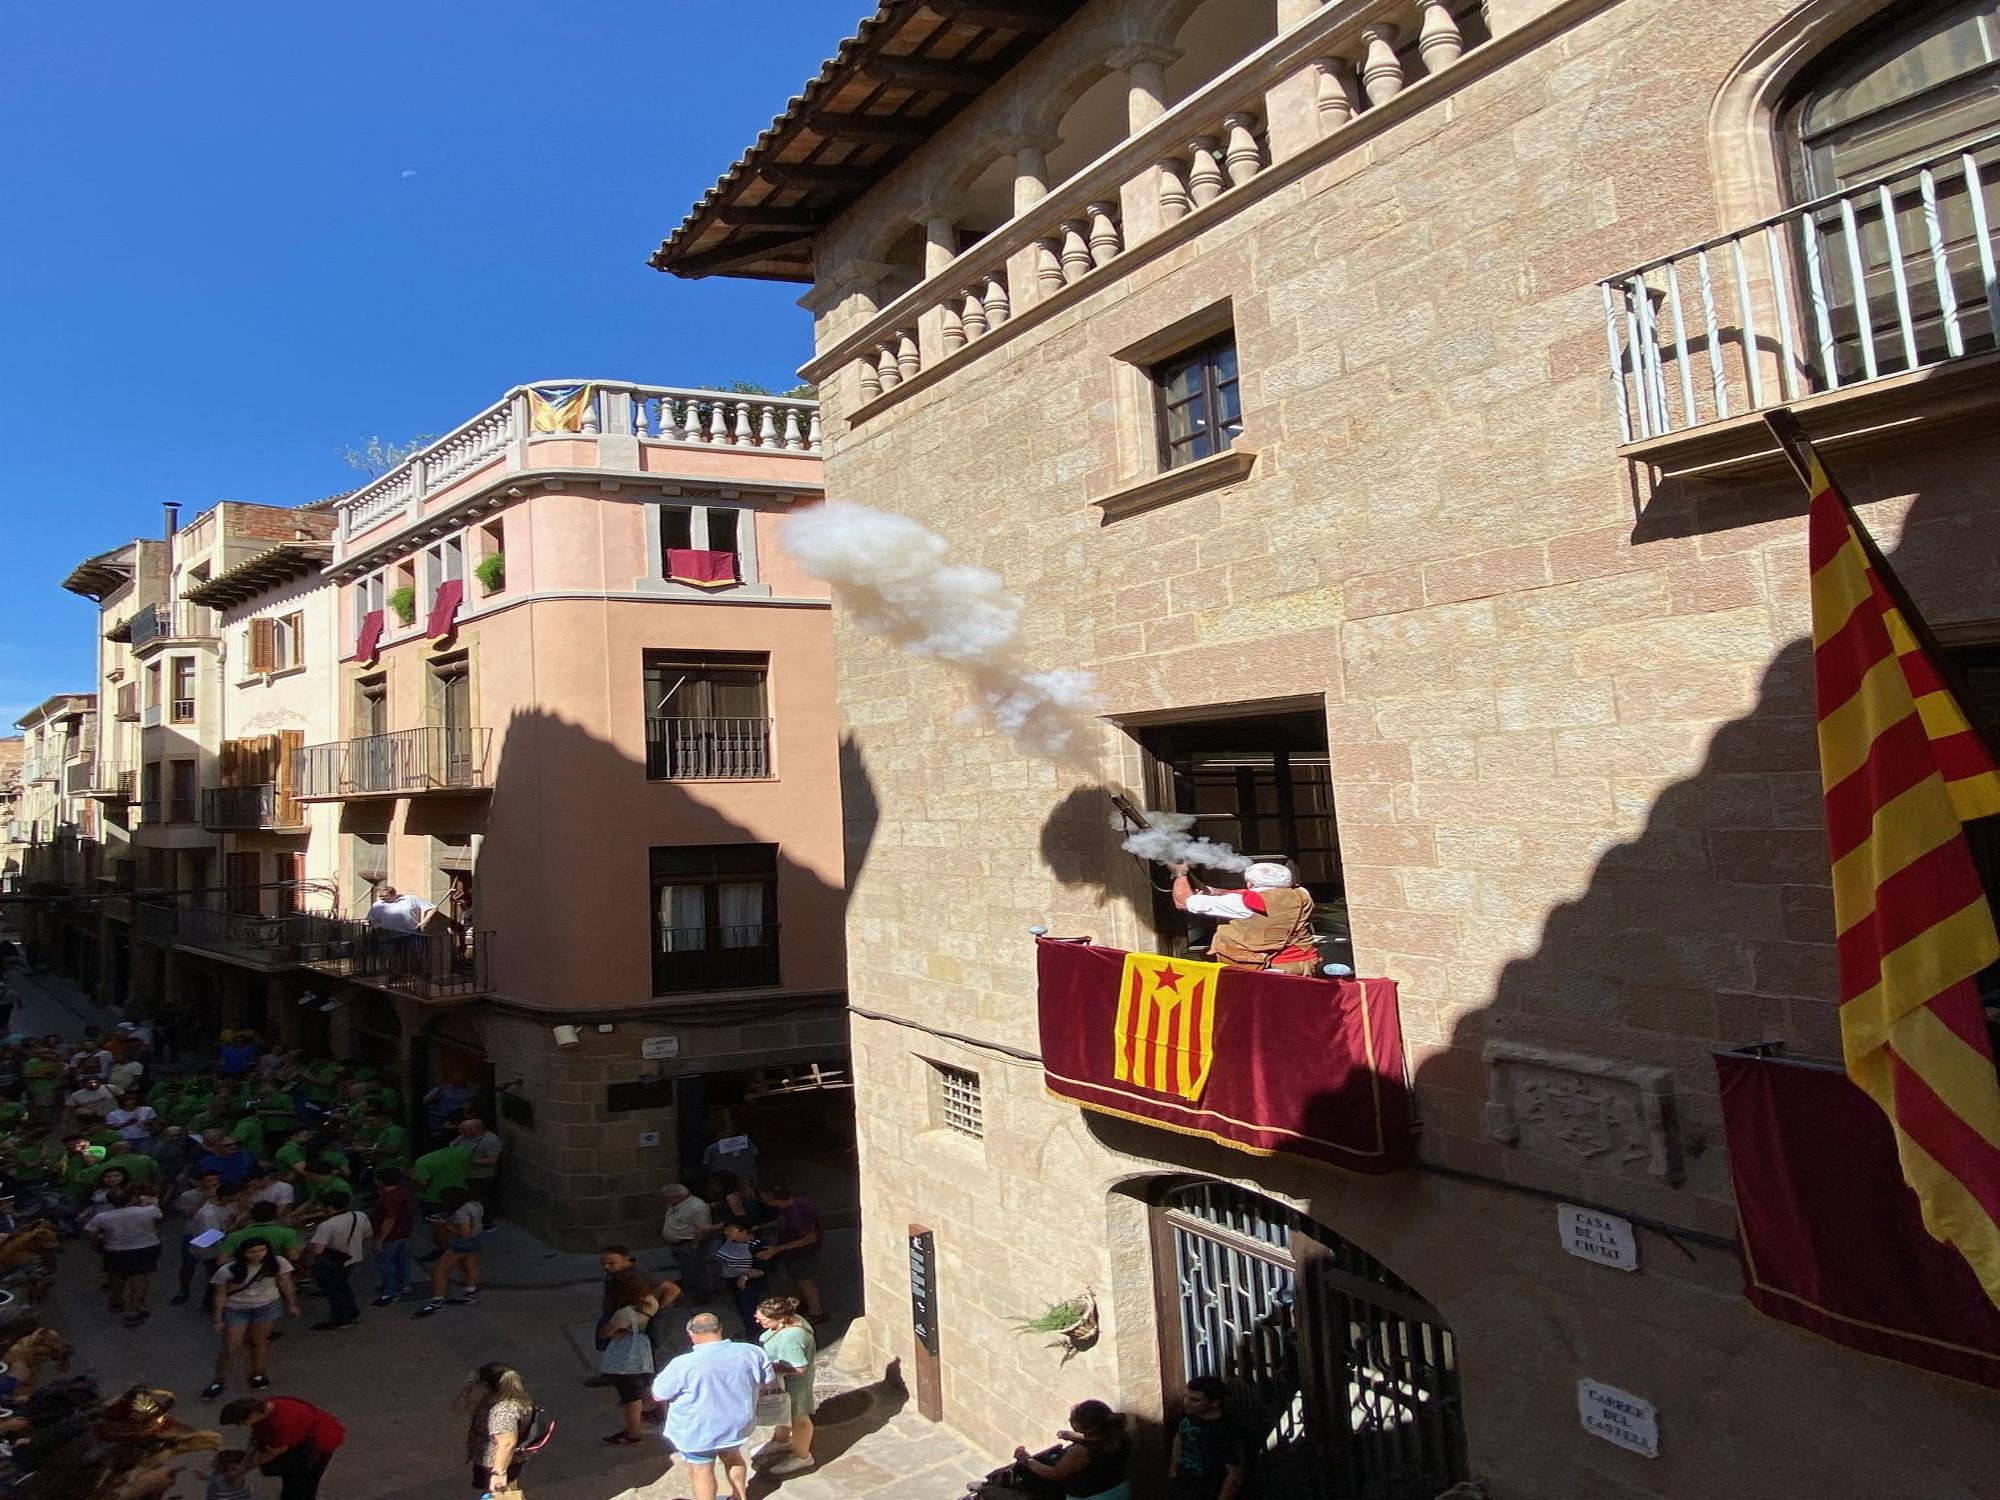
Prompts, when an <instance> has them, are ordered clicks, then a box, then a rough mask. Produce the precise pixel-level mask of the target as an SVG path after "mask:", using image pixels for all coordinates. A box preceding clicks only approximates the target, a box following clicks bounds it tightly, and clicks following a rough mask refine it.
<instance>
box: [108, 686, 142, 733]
mask: <svg viewBox="0 0 2000 1500" xmlns="http://www.w3.org/2000/svg"><path fill="white" fill-rule="evenodd" d="M112 717H114V718H116V719H118V720H120V721H121V722H123V723H127V724H136V723H137V722H138V721H139V684H138V683H136V682H127V683H124V684H122V685H121V686H120V687H119V689H118V706H117V710H116V712H115V713H114V714H113V715H112Z"/></svg>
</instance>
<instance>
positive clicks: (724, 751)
mask: <svg viewBox="0 0 2000 1500" xmlns="http://www.w3.org/2000/svg"><path fill="white" fill-rule="evenodd" d="M770 774H771V721H770V720H769V719H648V720H647V721H646V778H647V780H649V781H754V780H758V779H761V778H764V777H768V776H769V775H770Z"/></svg>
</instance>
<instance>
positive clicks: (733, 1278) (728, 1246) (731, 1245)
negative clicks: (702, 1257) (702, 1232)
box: [715, 1224, 764, 1335]
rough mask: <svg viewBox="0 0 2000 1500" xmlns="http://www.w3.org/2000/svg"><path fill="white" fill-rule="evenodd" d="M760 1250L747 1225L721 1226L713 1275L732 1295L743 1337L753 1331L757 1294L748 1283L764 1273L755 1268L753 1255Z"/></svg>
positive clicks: (755, 1319)
mask: <svg viewBox="0 0 2000 1500" xmlns="http://www.w3.org/2000/svg"><path fill="white" fill-rule="evenodd" d="M760 1248H762V1247H761V1245H760V1244H759V1242H758V1240H757V1237H756V1236H755V1235H754V1234H752V1233H751V1230H750V1226H749V1225H748V1224H724V1225H723V1226H722V1243H721V1244H719V1245H717V1246H716V1247H715V1274H716V1278H717V1279H718V1280H719V1281H722V1282H725V1283H727V1284H728V1285H729V1286H731V1287H733V1288H735V1291H736V1311H737V1313H738V1314H739V1315H740V1316H741V1317H742V1319H743V1329H744V1332H745V1333H746V1334H751V1335H754V1334H755V1332H756V1328H757V1301H758V1294H757V1293H756V1292H753V1291H752V1290H751V1289H750V1283H751V1282H752V1281H754V1280H756V1279H757V1278H758V1277H760V1276H762V1275H763V1274H764V1273H763V1272H762V1271H761V1270H759V1269H758V1267H757V1251H758V1250H759V1249H760Z"/></svg>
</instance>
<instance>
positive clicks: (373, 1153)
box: [355, 1100, 410, 1168]
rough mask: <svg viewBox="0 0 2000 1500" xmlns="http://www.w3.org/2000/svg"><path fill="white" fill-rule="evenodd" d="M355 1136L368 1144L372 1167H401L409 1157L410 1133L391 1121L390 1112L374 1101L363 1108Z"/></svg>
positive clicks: (369, 1160) (369, 1162) (369, 1161)
mask: <svg viewBox="0 0 2000 1500" xmlns="http://www.w3.org/2000/svg"><path fill="white" fill-rule="evenodd" d="M355 1136H356V1139H358V1140H360V1141H362V1142H365V1143H366V1148H367V1154H368V1164H369V1165H370V1166H371V1167H377V1168H380V1167H394V1166H401V1165H402V1164H403V1163H404V1162H405V1161H406V1160H407V1159H408V1157H409V1154H410V1133H409V1131H407V1130H405V1129H404V1128H403V1127H402V1126H400V1125H398V1124H397V1123H396V1122H395V1121H394V1120H392V1119H390V1118H389V1115H388V1112H387V1111H386V1110H384V1109H383V1107H382V1106H381V1105H380V1104H377V1103H375V1102H374V1101H373V1100H370V1101H369V1103H367V1104H366V1105H364V1106H363V1107H362V1111H361V1124H360V1125H359V1126H358V1127H357V1129H356V1131H355Z"/></svg>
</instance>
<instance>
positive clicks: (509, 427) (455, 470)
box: [340, 350, 914, 540]
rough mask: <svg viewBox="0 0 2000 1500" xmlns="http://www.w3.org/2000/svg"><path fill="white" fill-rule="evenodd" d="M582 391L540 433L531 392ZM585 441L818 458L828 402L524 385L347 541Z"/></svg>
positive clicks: (440, 452)
mask: <svg viewBox="0 0 2000 1500" xmlns="http://www.w3.org/2000/svg"><path fill="white" fill-rule="evenodd" d="M913 354H914V350H913ZM580 385H582V386H588V387H589V391H590V394H589V397H588V399H587V400H585V401H583V402H582V403H581V406H580V408H579V410H578V411H577V413H576V415H575V417H574V425H573V426H570V425H564V426H561V427H557V428H555V429H554V430H550V431H537V430H536V429H535V427H534V416H533V412H532V411H531V410H530V403H529V399H528V398H529V393H530V392H531V391H540V392H543V393H544V394H545V395H546V394H548V393H551V392H556V391H573V390H575V389H576V388H577V387H578V386H580ZM578 436H581V437H600V436H604V437H612V436H616V437H636V438H638V439H640V440H641V441H643V442H657V443H672V444H686V445H689V446H695V447H735V448H753V449H760V450H763V451H765V452H778V453H801V454H817V453H819V451H820V416H819V404H818V403H817V402H814V401H804V400H798V399H796V398H793V397H787V396H757V395H744V394H739V393H735V392H729V391H705V390H698V389H688V388H682V387H678V386H658V385H632V384H627V383H623V382H618V381H560V382H558V381H543V382H538V383H537V384H535V385H533V386H526V385H523V386H516V387H515V388H514V389H513V390H511V391H509V392H508V393H507V394H506V395H505V396H503V397H501V398H500V400H498V401H496V402H494V403H493V405H491V406H489V407H487V408H486V410H484V411H482V412H481V413H479V415H478V416H476V417H474V418H472V420H471V421H469V422H466V423H464V424H462V425H461V426H459V427H456V428H454V429H453V430H452V431H451V432H449V433H447V434H445V436H443V437H441V438H439V439H438V440H437V441H436V442H434V443H431V444H429V445H428V446H427V447H425V448H424V449H422V450H421V451H420V452H418V453H415V454H412V455H411V456H410V457H409V458H407V459H405V460H404V461H403V462H402V463H400V464H398V465H397V466H396V467H395V468H394V469H391V470H390V471H389V472H388V473H387V474H384V475H383V476H382V477H381V478H379V479H377V480H375V481H374V482H373V483H371V484H369V485H367V486H365V487H364V488H362V489H360V490H357V491H356V492H355V493H354V494H352V495H350V496H348V497H347V498H346V499H345V500H343V501H341V502H340V526H341V536H342V538H343V540H344V539H346V538H350V537H355V536H359V535H360V534H361V533H363V532H365V531H369V530H371V529H373V528H374V527H376V526H380V525H382V524H383V523H385V522H387V521H390V520H392V519H396V518H399V517H405V516H409V515H411V514H412V513H413V512H414V511H415V510H417V509H419V508H421V506H422V505H423V502H424V501H425V499H426V498H427V497H428V496H430V495H432V494H435V493H437V492H438V491H439V490H441V489H443V488H445V487H446V486H447V485H450V484H454V483H456V482H458V481H459V480H460V479H462V478H464V477H465V476H466V475H467V474H471V473H473V472H475V471H477V470H479V469H481V468H484V467H485V466H486V465H487V464H489V463H493V462H496V461H506V462H512V463H513V464H514V465H515V466H516V467H526V466H527V464H528V462H529V458H528V450H529V448H530V447H531V445H533V444H534V443H536V442H540V441H543V440H545V439H560V438H572V437H578Z"/></svg>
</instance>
